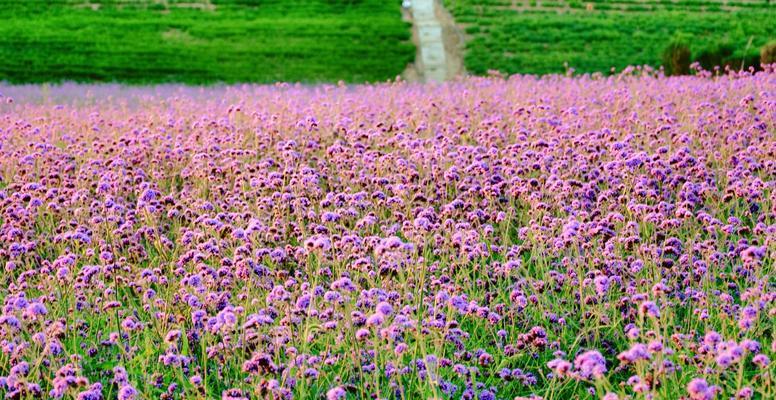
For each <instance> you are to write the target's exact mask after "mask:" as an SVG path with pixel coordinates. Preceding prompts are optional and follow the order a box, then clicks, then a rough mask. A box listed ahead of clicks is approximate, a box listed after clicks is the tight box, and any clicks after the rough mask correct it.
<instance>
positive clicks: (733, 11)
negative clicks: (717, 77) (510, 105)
mask: <svg viewBox="0 0 776 400" xmlns="http://www.w3.org/2000/svg"><path fill="white" fill-rule="evenodd" d="M444 3H445V5H446V6H447V7H448V9H449V10H450V11H451V13H452V14H453V16H454V17H455V18H456V22H457V23H458V24H460V25H461V26H462V27H463V28H464V30H465V31H466V34H467V35H468V37H469V40H468V42H467V48H466V56H465V65H466V68H467V70H468V71H469V72H471V73H474V74H485V73H487V71H488V70H498V71H501V72H506V73H531V74H546V73H562V72H565V71H566V65H568V66H569V67H571V68H574V69H575V70H576V71H577V72H583V73H586V72H608V71H610V69H611V68H616V69H617V70H622V69H623V68H625V67H626V66H628V65H644V64H648V65H652V66H658V65H660V63H661V54H662V52H663V50H664V49H665V48H666V47H667V46H668V45H669V44H670V43H671V42H672V41H676V40H680V41H684V42H687V43H689V44H690V49H691V51H692V54H693V59H694V60H697V61H702V62H703V63H704V64H706V61H707V60H710V62H713V60H717V62H716V64H728V65H731V66H733V67H735V68H736V69H738V68H740V66H741V65H742V63H743V64H744V65H746V66H748V65H755V64H759V50H760V47H761V46H763V45H765V44H766V43H767V42H768V41H769V40H772V39H773V38H774V37H776V24H773V20H774V19H775V18H776V6H773V5H769V4H768V3H767V2H755V1H738V2H736V1H733V2H728V3H723V2H720V1H681V2H671V1H658V0H646V1H635V0H618V1H604V0H597V1H590V2H575V1H565V2H527V1H514V2H513V1H511V0H445V1H444ZM587 4H590V7H592V10H588V9H587ZM717 53H719V55H718V56H715V54H717ZM704 66H705V67H712V65H704Z"/></svg>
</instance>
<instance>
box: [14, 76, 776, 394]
mask: <svg viewBox="0 0 776 400" xmlns="http://www.w3.org/2000/svg"><path fill="white" fill-rule="evenodd" d="M0 92H2V93H3V96H5V97H6V98H10V97H13V98H14V100H15V101H13V102H11V101H6V100H5V99H0V100H3V101H2V102H0V238H2V240H0V279H2V285H0V299H1V303H2V310H1V312H0V393H2V394H3V396H5V397H6V398H10V399H27V398H63V399H108V398H119V399H144V398H161V399H184V398H185V399H189V398H219V397H220V398H221V399H235V400H236V399H254V398H262V399H264V398H267V399H291V398H299V399H307V398H327V399H332V400H334V399H346V398H354V399H355V398H370V397H371V398H456V399H459V398H460V399H513V398H525V399H529V398H530V399H538V398H589V397H596V398H605V399H609V400H612V399H629V398H632V399H636V398H648V399H660V398H684V399H714V398H718V399H723V398H740V399H745V398H763V399H764V398H774V396H776V383H775V382H774V376H773V371H774V370H773V366H772V365H771V364H770V360H771V359H772V358H773V355H774V352H775V351H776V345H775V344H774V341H773V337H774V319H775V318H776V304H775V301H776V281H775V280H774V259H775V258H776V257H774V255H775V254H776V190H774V189H776V72H774V71H773V70H772V69H768V70H766V71H764V72H759V73H757V74H750V73H746V72H742V73H731V74H729V75H723V76H710V75H704V74H700V75H698V76H693V77H689V76H688V77H676V78H665V77H662V76H658V75H654V74H652V73H650V72H644V71H639V70H628V71H626V72H624V73H623V74H620V75H616V76H611V77H600V76H599V77H590V76H583V77H575V78H571V77H559V76H550V77H544V78H536V77H529V76H523V77H520V76H516V77H512V78H509V79H502V78H495V77H494V78H469V79H465V80H460V81H456V82H450V83H446V84H438V85H414V84H406V83H386V84H380V85H370V86H356V87H347V86H318V87H303V86H288V85H276V86H241V87H213V88H190V87H188V88H187V87H175V86H164V87H158V88H120V87H115V86H97V87H83V86H68V85H65V86H61V87H52V88H47V89H45V92H44V91H43V89H41V88H38V87H3V88H1V89H0Z"/></svg>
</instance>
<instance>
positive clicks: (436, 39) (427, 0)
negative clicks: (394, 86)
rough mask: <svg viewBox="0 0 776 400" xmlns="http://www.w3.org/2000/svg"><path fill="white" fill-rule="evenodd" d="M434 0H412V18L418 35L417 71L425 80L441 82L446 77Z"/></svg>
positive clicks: (442, 41)
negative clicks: (418, 55)
mask: <svg viewBox="0 0 776 400" xmlns="http://www.w3.org/2000/svg"><path fill="white" fill-rule="evenodd" d="M435 7H437V2H436V1H435V0H412V20H413V23H414V24H415V29H416V30H417V35H418V47H419V50H420V60H418V61H417V62H416V66H417V68H418V72H419V73H420V75H421V77H422V79H423V80H424V81H426V82H429V81H435V82H442V81H444V80H445V79H447V77H448V71H447V59H446V56H445V43H444V40H443V37H442V24H441V23H440V21H439V19H438V18H437V14H436V9H435Z"/></svg>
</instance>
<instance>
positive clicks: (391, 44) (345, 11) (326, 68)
mask: <svg viewBox="0 0 776 400" xmlns="http://www.w3.org/2000/svg"><path fill="white" fill-rule="evenodd" d="M0 9H2V12H0V59H2V61H0V81H3V80H6V81H10V82H13V83H22V82H47V81H61V80H75V81H119V82H128V83H159V82H184V83H215V82H225V83H235V82H273V81H291V82H306V83H314V82H333V81H338V80H344V81H346V82H364V81H380V80H385V79H391V78H394V77H395V76H396V75H398V74H400V73H401V72H402V71H403V70H404V68H405V67H406V65H407V64H408V63H409V62H411V61H412V60H413V58H414V53H415V50H414V46H413V45H412V43H411V42H410V29H409V25H408V24H407V23H405V22H403V21H402V19H401V14H400V4H399V3H398V2H391V1H383V0H210V1H208V0H188V1H180V0H167V1H152V0H134V1H132V0H125V1H116V0H91V1H86V0H59V1H53V2H52V1H42V0H25V1H21V2H20V1H17V0H1V1H0Z"/></svg>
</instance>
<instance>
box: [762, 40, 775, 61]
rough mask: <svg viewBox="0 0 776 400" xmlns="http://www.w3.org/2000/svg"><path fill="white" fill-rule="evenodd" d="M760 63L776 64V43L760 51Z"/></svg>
mask: <svg viewBox="0 0 776 400" xmlns="http://www.w3.org/2000/svg"><path fill="white" fill-rule="evenodd" d="M760 63H762V64H773V63H776V41H773V42H769V43H767V44H766V45H765V46H763V48H762V49H760Z"/></svg>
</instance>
